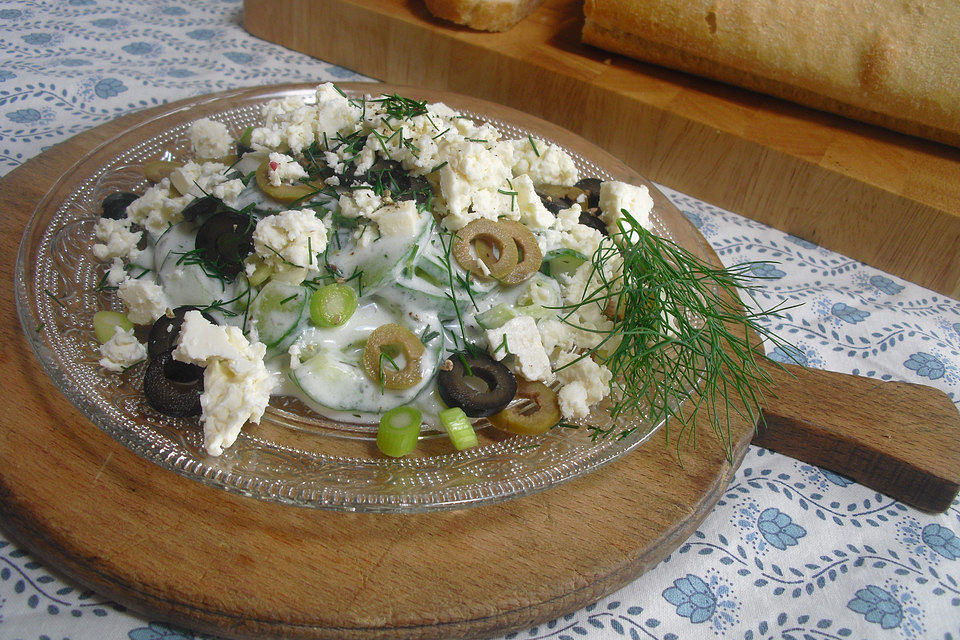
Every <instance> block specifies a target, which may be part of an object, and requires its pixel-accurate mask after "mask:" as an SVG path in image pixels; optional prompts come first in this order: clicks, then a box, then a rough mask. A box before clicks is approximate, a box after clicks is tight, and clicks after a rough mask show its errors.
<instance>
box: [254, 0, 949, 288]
mask: <svg viewBox="0 0 960 640" xmlns="http://www.w3.org/2000/svg"><path fill="white" fill-rule="evenodd" d="M581 6H582V2H581V0H547V1H546V2H545V3H544V4H543V5H542V6H540V8H538V9H537V10H536V11H535V12H534V13H533V14H531V15H530V16H529V17H528V18H527V19H525V20H523V21H522V22H520V23H519V24H518V25H517V26H515V27H514V28H513V29H511V30H510V31H508V32H506V33H483V32H475V31H470V30H469V29H465V28H462V27H459V26H457V25H454V24H452V23H448V22H444V21H442V20H438V19H436V18H434V17H433V16H432V15H430V13H429V12H428V11H427V10H426V8H425V7H424V4H423V2H421V0H245V1H244V25H245V26H246V28H247V30H248V31H250V33H252V34H253V35H256V36H259V37H261V38H264V39H266V40H269V41H271V42H276V43H279V44H282V45H284V46H286V47H289V48H291V49H295V50H297V51H302V52H304V53H307V54H309V55H312V56H315V57H317V58H320V59H323V60H327V61H330V62H333V63H336V64H339V65H342V66H345V67H347V68H349V69H353V70H355V71H358V72H360V73H363V74H365V75H368V76H370V77H373V78H378V79H380V80H383V81H385V82H390V83H396V84H405V85H410V86H420V87H426V88H434V89H445V90H449V91H455V92H457V93H462V94H465V95H471V96H476V97H479V98H483V99H486V100H490V101H492V102H496V103H499V104H504V105H507V106H511V107H514V108H516V109H520V110H521V111H525V112H527V113H531V114H533V115H536V116H539V117H541V118H544V119H546V120H550V121H552V122H555V123H557V124H559V125H561V126H563V127H565V128H567V129H569V130H571V131H573V132H574V133H578V134H580V135H581V136H583V137H585V138H586V139H588V140H590V141H591V142H594V143H596V144H598V145H599V146H601V147H603V148H604V149H606V150H607V151H610V152H611V153H613V155H615V156H617V157H618V158H620V159H621V160H623V161H625V162H626V163H627V164H629V165H630V166H632V167H633V168H634V169H636V170H637V171H638V172H639V173H641V174H642V175H644V176H646V177H647V178H649V179H651V180H653V181H654V182H658V183H660V184H664V185H666V186H668V187H671V188H674V189H677V190H679V191H681V192H683V193H686V194H689V195H692V196H694V197H696V198H700V199H701V200H704V201H706V202H710V203H712V204H716V205H719V206H721V207H724V208H727V209H730V210H732V211H736V212H737V213H740V214H743V215H746V216H748V217H751V218H753V219H755V220H759V221H761V222H764V223H767V224H770V225H772V226H774V227H777V228H778V229H782V230H784V231H786V232H788V233H792V234H794V235H797V236H799V237H801V238H804V239H806V240H810V241H812V242H815V243H817V244H819V245H822V246H824V247H827V248H828V249H832V250H834V251H838V252H840V253H843V254H845V255H847V256H850V257H852V258H855V259H857V260H860V261H862V262H866V263H867V264H870V265H873V266H875V267H878V268H880V269H883V270H884V271H888V272H890V273H893V274H895V275H898V276H900V277H903V278H905V279H907V280H910V281H913V282H916V283H919V284H921V285H923V286H925V287H929V288H931V289H933V290H935V291H938V292H940V293H944V294H946V295H949V296H953V297H956V298H960V149H956V148H952V147H947V146H944V145H940V144H936V143H933V142H928V141H924V140H920V139H917V138H912V137H910V136H905V135H901V134H897V133H893V132H890V131H886V130H883V129H880V128H877V127H873V126H869V125H865V124H861V123H857V122H853V121H851V120H847V119H844V118H841V117H839V116H834V115H829V114H825V113H821V112H817V111H813V110H811V109H806V108H803V107H799V106H796V105H793V104H790V103H787V102H784V101H781V100H777V99H774V98H769V97H766V96H762V95H759V94H755V93H751V92H748V91H745V90H741V89H738V88H735V87H731V86H727V85H723V84H720V83H716V82H712V81H707V80H703V79H700V78H696V77H693V76H689V75H686V74H683V73H679V72H675V71H671V70H668V69H663V68H660V67H654V66H651V65H645V64H642V63H640V62H636V61H634V60H630V59H628V58H625V57H623V56H619V55H616V54H612V53H609V52H605V51H601V50H599V49H595V48H592V47H588V46H586V45H583V44H581V43H580V30H581V27H582V24H583V17H582V8H581Z"/></svg>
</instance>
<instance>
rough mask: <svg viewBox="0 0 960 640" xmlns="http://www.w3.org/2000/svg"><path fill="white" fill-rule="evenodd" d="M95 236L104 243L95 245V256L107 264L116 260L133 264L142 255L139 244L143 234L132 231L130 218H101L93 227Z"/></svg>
mask: <svg viewBox="0 0 960 640" xmlns="http://www.w3.org/2000/svg"><path fill="white" fill-rule="evenodd" d="M93 235H94V236H96V237H97V239H98V240H100V242H101V243H102V244H99V243H98V244H94V245H93V255H94V256H96V257H97V259H98V260H103V261H104V262H106V261H108V260H113V259H114V258H125V259H127V260H128V261H131V262H133V261H135V260H136V259H137V256H139V255H140V250H139V249H138V248H137V243H139V242H140V238H141V236H143V233H142V232H140V231H133V230H131V229H130V219H129V218H121V219H120V220H114V219H112V218H100V219H99V220H97V224H96V225H94V227H93Z"/></svg>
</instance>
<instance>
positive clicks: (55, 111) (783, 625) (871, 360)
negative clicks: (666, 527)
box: [0, 0, 960, 640]
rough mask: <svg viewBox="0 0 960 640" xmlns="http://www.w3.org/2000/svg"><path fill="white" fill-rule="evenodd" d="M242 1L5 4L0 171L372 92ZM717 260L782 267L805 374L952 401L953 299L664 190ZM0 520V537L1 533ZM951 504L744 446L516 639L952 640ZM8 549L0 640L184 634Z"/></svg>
mask: <svg viewBox="0 0 960 640" xmlns="http://www.w3.org/2000/svg"><path fill="white" fill-rule="evenodd" d="M241 11H242V5H241V2H240V0H194V1H193V2H190V3H186V2H177V1H176V0H151V1H142V2H136V3H132V2H125V1H123V0H36V1H32V2H30V1H25V0H18V1H16V2H14V1H11V0H0V175H3V174H5V173H7V172H9V171H10V170H12V169H14V168H15V167H17V166H18V165H20V164H22V163H23V162H25V161H26V160H28V159H29V158H31V157H33V156H35V155H37V154H39V153H40V152H41V151H43V150H44V149H45V148H47V147H48V146H51V145H54V144H56V143H58V142H61V141H63V140H65V139H67V138H69V137H70V136H72V135H74V134H76V133H78V132H81V131H84V130H86V129H89V128H91V127H94V126H96V125H98V124H100V123H103V122H105V121H107V120H110V119H112V118H114V117H116V116H118V115H121V114H124V113H127V112H129V111H132V110H136V109H140V108H144V107H149V106H152V105H156V104H160V103H162V102H164V101H173V100H177V99H180V98H185V97H189V96H193V95H199V94H204V93H210V92H214V91H219V90H223V89H228V88H233V87H240V86H254V85H262V84H271V83H277V82H291V81H307V82H320V81H326V80H364V79H366V78H363V77H361V76H358V75H357V74H355V73H352V72H350V71H347V70H345V69H342V68H339V67H336V66H333V65H330V64H327V63H325V62H322V61H319V60H315V59H312V58H308V57H306V56H304V55H301V54H298V53H294V52H292V51H289V50H286V49H284V48H282V47H278V46H276V45H273V44H269V43H266V42H263V41H260V40H257V39H256V38H253V37H251V36H250V35H248V34H247V33H246V32H245V31H244V30H243V28H242V26H241ZM664 191H665V192H666V193H667V195H668V196H669V197H670V198H671V199H672V200H673V201H674V202H675V203H676V204H677V205H678V206H679V207H680V209H681V210H683V211H684V213H686V214H687V215H688V216H689V217H690V219H691V220H692V221H693V222H694V223H695V224H696V226H697V227H698V228H699V229H700V231H701V232H702V233H703V235H704V236H705V237H706V238H707V240H708V241H709V242H710V243H711V244H712V245H713V247H714V248H715V249H716V250H717V252H718V254H719V255H720V257H721V258H722V259H723V261H724V262H725V263H726V264H728V265H729V264H735V263H738V262H744V261H755V260H763V261H773V262H774V264H765V265H762V266H758V267H757V268H756V270H757V272H758V275H763V276H765V277H766V278H767V279H766V280H764V281H763V286H762V288H761V289H759V290H758V291H757V293H756V296H757V303H758V304H759V305H761V306H763V307H767V308H768V307H771V306H773V305H776V304H778V303H780V302H781V301H787V302H789V303H790V304H796V303H800V306H797V307H793V308H791V309H790V310H789V311H787V312H785V313H783V315H782V317H781V318H780V319H778V320H775V321H772V322H771V323H770V324H769V327H770V328H771V329H772V330H773V331H774V332H776V333H777V334H779V335H781V336H782V337H784V338H786V339H787V340H788V341H790V342H791V343H792V344H793V345H795V346H796V351H795V352H794V353H790V354H787V353H783V352H781V351H774V352H773V353H772V354H771V355H772V357H774V358H779V359H782V360H786V359H789V358H796V359H797V360H799V361H800V362H801V363H803V364H806V365H808V366H811V367H817V368H824V369H831V370H835V371H842V372H846V373H853V374H858V375H862V376H868V377H871V378H877V379H882V380H906V381H910V382H918V383H923V384H929V385H933V386H936V387H939V388H941V389H943V390H944V391H946V392H947V393H948V394H950V396H951V398H953V399H954V400H957V399H958V396H960V393H958V392H960V302H958V301H956V300H952V299H949V298H945V297H943V296H941V295H937V294H935V293H932V292H930V291H928V290H925V289H922V288H920V287H918V286H916V285H913V284H910V283H908V282H904V281H902V280H899V279H897V278H895V277H893V276H890V275H887V274H884V273H882V272H880V271H877V270H876V269H872V268H870V267H867V266H864V265H863V264H860V263H858V262H856V261H854V260H851V259H849V258H846V257H844V256H842V255H838V254H836V253H831V252H829V251H826V250H824V249H822V248H819V247H817V246H815V245H813V244H811V243H809V242H806V241H804V240H801V239H800V238H796V237H792V236H788V235H785V234H783V233H781V232H779V231H776V230H774V229H771V228H769V227H767V226H764V225H761V224H758V223H756V222H753V221H750V220H748V219H746V218H743V217H741V216H739V215H736V214H734V213H730V212H727V211H723V210H720V209H718V208H716V207H713V206H711V205H709V204H706V203H704V202H701V201H698V200H695V199H693V198H690V197H688V196H685V195H683V194H681V193H677V192H674V191H671V190H669V189H664ZM2 524H3V523H2V519H0V527H2ZM958 534H960V502H955V503H954V504H953V506H952V507H951V509H950V510H949V511H948V512H947V513H946V514H942V515H928V514H924V513H921V512H918V511H916V510H914V509H911V508H909V507H907V506H905V505H903V504H900V503H898V502H896V501H895V500H891V499H890V498H888V497H886V496H883V495H880V494H878V493H876V492H874V491H871V490H869V489H866V488H865V487H863V486H860V485H858V484H856V483H854V482H852V481H851V480H849V479H847V478H844V477H842V476H839V475H836V474H834V473H830V472H829V471H825V470H823V469H819V468H816V467H813V466H810V465H808V464H804V463H802V462H797V461H796V460H792V459H790V458H787V457H785V456H781V455H778V454H774V453H771V452H769V451H765V450H762V449H757V448H751V450H750V451H749V453H748V454H747V457H746V459H745V460H744V462H743V465H742V467H741V468H740V470H739V471H738V473H737V475H736V477H735V478H734V480H733V482H732V483H731V485H730V487H729V489H728V490H727V492H726V493H725V495H724V496H723V498H722V500H721V501H720V503H719V504H718V505H717V507H716V509H715V510H714V511H713V512H712V513H711V514H710V515H709V516H708V517H707V519H706V520H705V521H704V522H703V525H702V526H701V527H700V529H699V530H698V531H697V532H696V533H695V534H694V535H693V536H692V537H691V538H690V539H689V540H687V541H686V542H685V543H684V544H683V545H682V546H681V547H680V548H679V549H677V550H676V551H675V552H674V553H673V554H671V555H670V557H669V558H667V559H666V560H665V561H664V562H662V563H661V564H660V565H659V566H657V567H656V568H655V569H653V570H652V571H650V572H649V573H647V574H645V575H644V576H642V577H641V578H639V579H638V580H636V581H635V582H634V583H633V584H631V585H629V586H627V587H625V588H624V589H622V590H621V591H619V592H617V593H615V594H613V595H611V596H609V597H607V598H605V599H604V600H602V601H600V602H598V603H597V604H594V605H592V606H589V607H587V608H585V609H583V610H581V611H578V612H576V613H572V614H570V615H567V616H565V617H563V618H560V619H557V620H553V621H550V622H549V623H546V624H543V625H540V626H538V627H535V628H533V629H529V630H524V631H522V632H520V633H514V634H511V635H510V636H509V637H510V638H517V639H525V640H533V639H546V638H550V639H556V640H571V639H579V638H584V639H586V640H600V639H607V638H631V639H633V640H638V639H650V640H671V639H686V638H714V637H716V638H742V639H743V640H760V639H773V638H776V639H790V638H795V639H798V640H799V639H801V638H803V639H811V640H825V639H844V640H846V639H870V640H873V639H891V640H892V639H901V638H903V639H906V638H917V639H919V638H942V639H944V640H949V639H954V638H956V639H958V640H960V582H958V581H960V537H958ZM202 637H204V636H202V635H200V634H196V633H193V632H191V631H189V630H184V629H176V628H172V627H170V626H167V625H164V624H160V623H157V622H155V621H152V620H150V619H149V618H143V617H140V616H137V615H135V614H133V613H131V612H128V611H126V610H124V608H123V607H122V606H119V605H117V604H114V603H112V602H110V601H108V600H105V599H104V598H101V597H99V596H98V595H97V594H95V593H92V592H90V591H88V590H85V589H84V588H83V587H82V586H80V585H77V584H73V583H71V582H69V581H67V580H65V579H63V578H62V577H60V576H58V575H57V573H56V572H55V571H54V570H53V568H50V567H46V566H44V565H43V564H42V563H40V562H38V561H37V560H36V559H34V558H33V557H32V556H31V555H30V554H29V553H28V552H27V551H25V550H24V549H22V548H20V547H19V546H18V545H17V544H16V543H15V542H13V541H11V540H8V539H6V538H3V537H2V536H0V639H3V640H21V639H22V640H28V639H29V640H34V639H36V640H61V639H67V638H69V639H70V640H107V639H122V638H129V639H130V640H186V639H188V638H202Z"/></svg>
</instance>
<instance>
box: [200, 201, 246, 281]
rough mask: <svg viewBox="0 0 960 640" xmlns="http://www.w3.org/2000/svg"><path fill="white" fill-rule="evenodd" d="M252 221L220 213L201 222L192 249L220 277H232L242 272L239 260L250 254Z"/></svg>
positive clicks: (238, 215)
mask: <svg viewBox="0 0 960 640" xmlns="http://www.w3.org/2000/svg"><path fill="white" fill-rule="evenodd" d="M256 226H257V224H256V222H255V221H254V220H253V219H252V218H250V217H249V216H246V215H243V214H240V213H233V212H224V213H218V214H216V215H214V216H212V217H211V218H210V219H208V220H207V221H206V222H204V223H203V224H202V225H201V226H200V229H199V230H198V231H197V239H196V244H195V246H196V249H197V251H198V252H199V253H200V256H201V257H202V258H203V260H204V262H206V263H207V264H208V265H210V266H211V267H213V269H214V270H215V271H216V272H217V273H218V274H220V275H223V276H224V277H226V278H233V277H234V276H236V275H237V274H238V273H240V271H241V270H242V269H243V259H244V258H246V257H247V256H248V255H250V252H252V251H253V231H254V229H256Z"/></svg>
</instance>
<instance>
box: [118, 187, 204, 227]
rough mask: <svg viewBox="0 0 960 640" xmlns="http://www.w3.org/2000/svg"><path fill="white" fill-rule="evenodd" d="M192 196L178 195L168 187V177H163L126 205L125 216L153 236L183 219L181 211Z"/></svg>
mask: <svg viewBox="0 0 960 640" xmlns="http://www.w3.org/2000/svg"><path fill="white" fill-rule="evenodd" d="M192 200H193V196H183V195H179V194H178V193H177V192H176V191H173V190H172V189H171V188H170V179H169V178H164V179H163V180H161V181H160V182H158V183H157V184H155V185H153V186H152V187H150V188H149V189H147V190H146V191H145V192H144V194H143V195H142V196H140V197H139V198H137V199H136V200H134V201H133V202H131V203H130V205H129V206H128V207H127V217H128V218H129V219H130V221H131V222H133V223H135V224H139V225H140V226H141V227H143V228H144V229H146V230H147V231H149V232H150V233H151V234H152V235H153V237H154V238H157V237H159V236H160V235H161V234H162V233H163V232H164V231H166V230H167V229H168V228H170V226H171V225H175V224H177V223H178V222H180V221H181V220H183V215H182V214H181V212H182V211H183V208H184V207H185V206H187V204H188V203H190V202H191V201H192Z"/></svg>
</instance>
